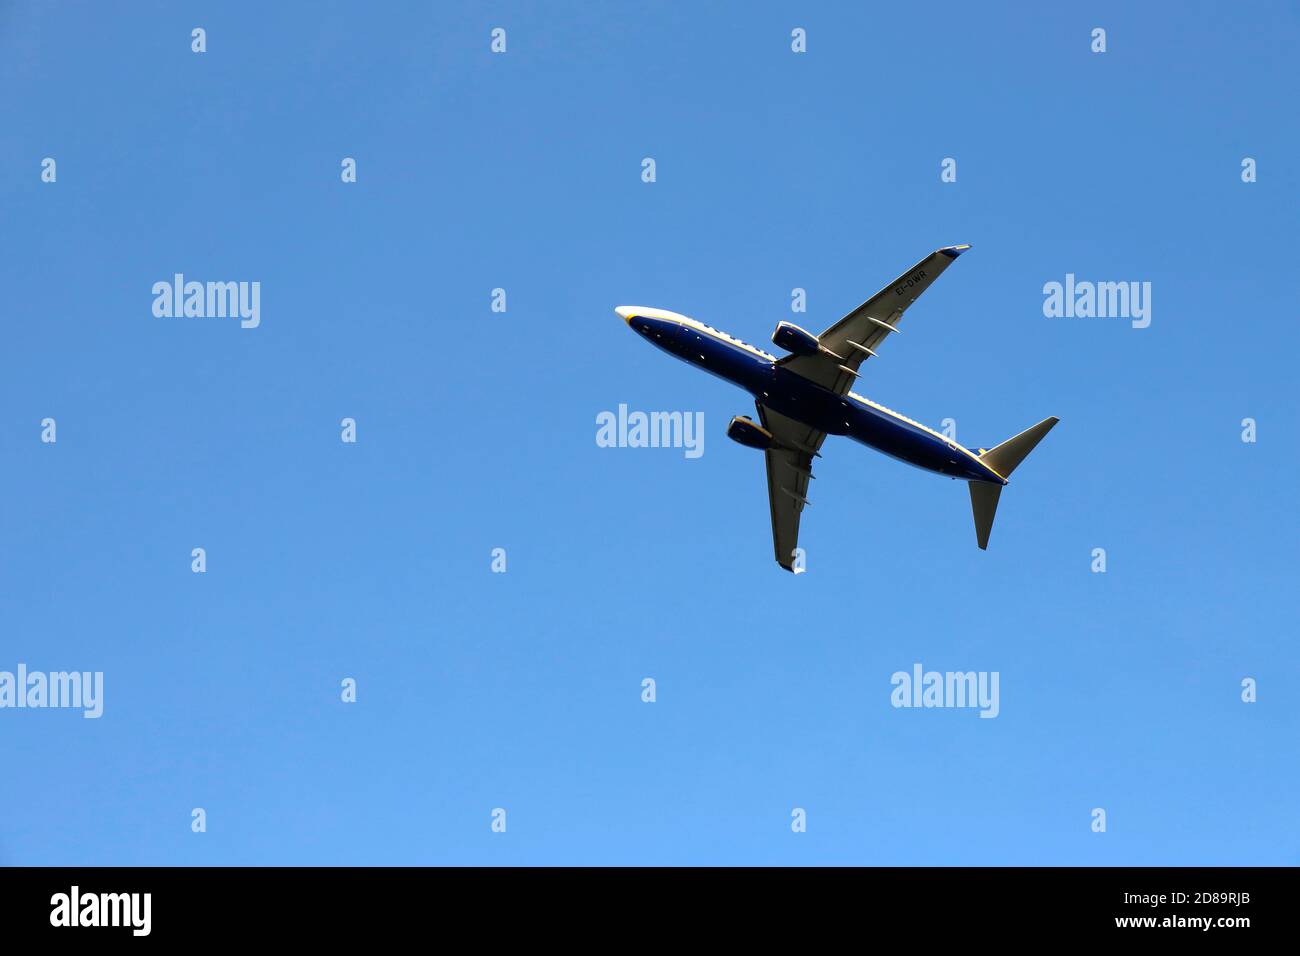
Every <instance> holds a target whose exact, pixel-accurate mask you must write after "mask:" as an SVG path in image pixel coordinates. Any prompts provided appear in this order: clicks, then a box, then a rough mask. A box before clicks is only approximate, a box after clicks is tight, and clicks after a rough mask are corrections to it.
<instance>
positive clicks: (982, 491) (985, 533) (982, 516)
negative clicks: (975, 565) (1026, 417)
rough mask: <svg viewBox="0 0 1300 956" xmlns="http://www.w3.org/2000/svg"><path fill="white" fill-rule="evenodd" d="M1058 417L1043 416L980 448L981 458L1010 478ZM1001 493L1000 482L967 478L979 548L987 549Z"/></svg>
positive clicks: (1003, 475) (996, 470) (999, 473)
mask: <svg viewBox="0 0 1300 956" xmlns="http://www.w3.org/2000/svg"><path fill="white" fill-rule="evenodd" d="M1058 421H1060V419H1059V418H1056V417H1052V418H1044V419H1043V420H1042V421H1041V422H1039V423H1038V424H1037V425H1033V426H1031V427H1030V428H1026V429H1025V430H1024V431H1022V432H1021V433H1020V434H1019V435H1016V436H1015V437H1014V438H1008V439H1007V440H1006V441H1004V442H1003V443H1002V444H1000V445H997V446H995V447H993V448H990V449H988V451H981V452H980V461H982V462H984V464H986V465H988V466H989V467H990V468H991V469H993V471H994V472H996V473H997V474H998V475H1000V476H1002V478H1004V479H1006V478H1010V477H1011V473H1012V472H1013V471H1015V470H1016V468H1017V467H1019V465H1020V463H1021V462H1022V461H1024V460H1025V458H1026V457H1028V455H1029V453H1030V452H1031V451H1033V450H1034V448H1035V446H1037V444H1038V443H1039V442H1040V441H1042V440H1043V438H1044V437H1045V436H1046V435H1047V433H1048V432H1050V431H1051V430H1052V428H1053V427H1054V426H1055V425H1056V423H1057V422H1058ZM1000 497H1002V486H1001V485H995V484H993V482H991V481H972V482H970V507H971V513H972V514H973V515H974V516H975V540H976V541H977V542H978V543H979V546H980V550H987V549H988V546H989V533H990V532H991V531H992V530H993V517H994V515H996V514H997V511H998V499H999V498H1000Z"/></svg>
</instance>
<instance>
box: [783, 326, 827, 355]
mask: <svg viewBox="0 0 1300 956" xmlns="http://www.w3.org/2000/svg"><path fill="white" fill-rule="evenodd" d="M772 344H774V345H776V346H779V347H780V348H783V349H785V350H786V351H787V352H792V353H794V354H795V355H816V354H818V353H819V352H820V351H821V348H822V347H821V343H820V342H818V341H817V336H815V335H813V334H812V333H810V332H805V331H804V330H803V329H801V328H799V326H797V325H794V324H793V323H791V322H778V323H777V324H776V331H775V332H773V333H772Z"/></svg>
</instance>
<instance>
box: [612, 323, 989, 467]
mask: <svg viewBox="0 0 1300 956" xmlns="http://www.w3.org/2000/svg"><path fill="white" fill-rule="evenodd" d="M629 324H630V325H631V326H632V328H633V329H635V330H636V331H637V332H638V333H640V334H641V335H642V336H643V337H644V338H645V339H646V340H648V341H649V342H651V343H652V344H654V345H657V346H659V347H660V348H661V349H663V350H664V351H666V352H669V353H671V354H673V355H675V356H676V357H677V358H680V359H682V360H683V361H685V362H689V363H690V364H692V365H695V366H697V367H699V368H702V369H704V370H705V371H706V372H710V373H712V374H714V375H717V376H718V377H719V378H723V379H726V380H727V381H728V382H731V383H732V384H734V385H739V386H740V387H741V388H743V389H744V390H745V391H747V392H749V393H750V394H751V395H753V396H754V398H755V400H756V401H758V402H760V403H761V404H763V405H766V406H767V407H768V408H770V409H772V410H773V411H775V412H779V413H781V414H782V415H785V416H787V417H789V418H793V419H795V420H796V421H799V422H802V423H803V424H805V425H808V426H809V427H810V428H815V429H817V430H818V431H823V432H826V433H827V434H828V435H844V436H846V437H848V438H852V439H853V440H854V441H858V442H861V443H862V444H864V445H869V446H870V447H872V448H874V449H876V450H877V451H881V452H884V453H885V454H886V455H889V456H891V457H893V458H897V459H898V460H899V461H903V462H906V463H907V464H909V465H915V466H916V467H918V468H924V469H925V470H927V471H933V472H937V473H939V474H941V475H948V476H949V477H951V478H962V479H965V480H968V481H991V482H994V483H996V484H1005V483H1006V482H1005V481H1003V479H1001V478H1000V477H999V476H998V475H996V474H995V473H994V472H992V471H991V470H989V469H988V468H987V467H986V466H985V465H983V464H982V463H981V462H980V461H978V460H977V459H976V458H974V457H972V456H971V455H970V454H968V453H967V452H966V451H965V450H964V449H961V448H958V447H955V446H954V445H950V444H949V442H948V441H946V440H945V439H943V438H941V437H940V436H938V435H934V434H932V433H930V432H928V431H926V430H925V429H923V428H920V427H918V426H916V425H913V424H911V423H909V422H907V421H905V420H903V419H901V418H898V417H896V416H895V415H891V414H890V413H888V412H885V411H881V410H880V409H878V408H874V407H872V406H871V405H868V404H866V403H865V402H862V401H860V400H858V399H857V398H854V397H853V396H851V395H847V394H845V395H836V394H835V393H834V392H832V391H830V390H829V389H826V388H823V387H822V386H820V385H818V384H817V383H815V382H812V381H809V380H808V379H806V378H804V377H803V376H801V375H796V374H794V373H793V372H791V371H789V370H788V369H786V368H784V367H782V366H781V365H777V364H775V363H773V362H772V361H770V360H769V359H767V358H764V357H763V356H761V355H756V354H754V353H753V352H750V351H748V350H747V349H745V348H743V347H741V346H739V345H735V344H732V343H730V342H727V341H724V340H722V339H718V338H715V337H714V336H712V335H709V334H707V333H705V332H702V331H699V330H697V329H694V328H691V327H690V326H687V325H682V324H681V323H678V322H672V321H668V320H665V319H652V318H645V317H643V316H635V317H633V318H632V319H631V320H630V321H629Z"/></svg>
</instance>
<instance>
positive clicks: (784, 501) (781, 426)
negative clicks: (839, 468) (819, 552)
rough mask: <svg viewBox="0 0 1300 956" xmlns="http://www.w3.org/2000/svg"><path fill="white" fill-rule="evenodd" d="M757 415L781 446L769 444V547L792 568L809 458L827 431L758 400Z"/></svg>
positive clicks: (809, 471)
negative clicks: (797, 419) (805, 423)
mask: <svg viewBox="0 0 1300 956" xmlns="http://www.w3.org/2000/svg"><path fill="white" fill-rule="evenodd" d="M758 417H759V418H760V419H761V420H762V423H763V427H764V428H766V429H767V430H768V431H769V432H771V433H772V438H773V440H774V442H775V443H776V444H777V445H779V446H780V447H773V448H769V449H768V450H767V451H765V452H764V453H763V454H764V455H766V456H767V498H768V504H769V505H770V506H771V509H772V547H773V548H774V550H775V552H776V563H777V564H779V565H781V567H783V568H785V569H786V570H787V571H793V570H794V549H795V548H797V547H798V546H799V517H800V515H802V514H803V509H804V505H806V504H807V503H808V481H809V479H810V478H812V477H813V473H812V460H813V457H814V456H815V455H816V454H817V451H818V449H820V448H821V446H822V442H823V441H825V440H826V433H825V432H819V431H817V429H815V428H809V427H808V426H807V425H804V424H802V423H801V422H797V421H795V420H794V419H793V418H787V417H786V416H784V415H781V414H779V413H777V412H774V411H772V410H771V409H770V408H767V407H766V406H764V405H763V404H761V403H759V404H758Z"/></svg>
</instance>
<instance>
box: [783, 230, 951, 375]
mask: <svg viewBox="0 0 1300 956" xmlns="http://www.w3.org/2000/svg"><path fill="white" fill-rule="evenodd" d="M969 248H970V246H948V247H946V248H944V249H940V250H938V251H937V252H932V253H930V254H929V255H928V256H926V257H925V258H924V259H922V260H921V261H920V262H918V263H917V264H916V265H914V266H912V268H910V269H908V270H907V271H906V272H904V273H903V274H902V275H901V276H899V277H898V278H897V279H895V280H894V281H893V282H891V283H890V284H889V285H887V286H885V288H883V289H881V290H880V291H879V292H877V293H876V294H875V295H873V296H872V297H871V298H870V299H868V300H867V301H866V302H863V303H862V304H861V305H860V306H858V307H857V308H856V309H854V310H853V311H852V312H850V313H849V314H848V315H846V316H845V317H844V318H842V319H840V320H839V321H838V322H836V323H835V324H834V325H832V326H831V327H830V328H829V329H827V330H826V331H825V332H823V333H822V334H821V335H820V336H818V340H819V341H820V342H821V344H822V348H823V349H825V350H826V351H825V352H823V353H822V354H820V355H787V356H786V357H785V358H783V359H781V360H780V361H779V362H778V364H779V365H784V366H785V367H786V368H788V369H790V371H792V372H794V373H795V374H796V375H802V376H803V377H804V378H807V379H811V380H812V381H814V382H816V383H817V384H818V385H821V386H823V387H825V388H828V389H830V390H831V391H832V392H834V393H835V394H837V395H843V394H844V393H845V392H847V391H848V390H849V389H850V388H851V387H852V385H853V380H854V379H855V378H857V377H858V366H859V365H861V364H862V362H863V360H864V359H866V358H867V356H869V355H875V354H876V351H875V350H876V347H877V346H879V345H880V344H881V343H882V342H884V341H885V339H887V338H889V336H890V335H892V334H893V333H895V332H897V331H898V321H899V319H901V318H902V317H903V312H904V311H906V309H907V307H908V306H909V305H911V304H912V303H913V302H915V301H916V300H917V299H918V298H920V296H921V293H922V292H924V291H925V290H926V289H928V288H930V284H931V283H932V282H934V280H935V279H937V278H939V276H940V274H941V273H942V272H943V270H944V269H946V268H948V266H949V265H951V264H952V261H953V260H954V259H956V258H957V257H958V256H959V255H961V254H962V253H963V252H965V251H966V250H967V249H969Z"/></svg>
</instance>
